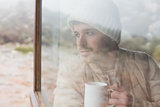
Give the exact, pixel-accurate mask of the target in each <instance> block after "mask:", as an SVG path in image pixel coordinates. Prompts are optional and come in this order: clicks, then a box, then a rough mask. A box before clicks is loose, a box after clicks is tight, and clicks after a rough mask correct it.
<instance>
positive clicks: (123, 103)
mask: <svg viewBox="0 0 160 107" xmlns="http://www.w3.org/2000/svg"><path fill="white" fill-rule="evenodd" d="M108 104H110V105H113V104H114V105H120V106H126V105H127V104H128V101H127V100H125V99H109V102H108Z"/></svg>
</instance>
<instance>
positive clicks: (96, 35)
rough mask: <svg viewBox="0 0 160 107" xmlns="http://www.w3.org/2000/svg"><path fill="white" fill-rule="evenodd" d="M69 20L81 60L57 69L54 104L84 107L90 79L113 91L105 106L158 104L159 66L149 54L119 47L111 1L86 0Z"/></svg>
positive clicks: (118, 30)
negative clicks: (106, 85) (85, 88)
mask: <svg viewBox="0 0 160 107" xmlns="http://www.w3.org/2000/svg"><path fill="white" fill-rule="evenodd" d="M68 23H69V25H70V27H71V29H72V31H73V32H74V34H75V36H76V44H77V49H78V51H79V53H80V56H81V58H80V59H81V60H78V61H74V62H73V63H74V64H71V66H69V67H64V66H63V67H61V68H62V70H61V68H60V71H59V73H58V79H57V88H56V90H55V100H54V107H83V103H84V84H85V83H87V82H90V81H92V82H93V81H96V82H105V83H107V84H109V88H111V89H113V90H114V92H112V93H111V98H110V99H109V102H108V106H109V105H114V107H160V91H159V90H160V69H159V67H158V66H157V64H156V63H155V62H154V60H153V59H152V58H151V56H149V55H147V54H145V53H143V52H133V51H129V50H125V49H121V48H119V46H118V45H119V42H120V36H121V25H120V19H119V14H118V10H117V7H116V6H115V4H114V3H113V2H112V1H111V0H94V1H93V0H86V1H85V2H84V4H83V6H82V8H79V9H77V10H75V13H73V14H72V15H71V17H70V18H69V21H68Z"/></svg>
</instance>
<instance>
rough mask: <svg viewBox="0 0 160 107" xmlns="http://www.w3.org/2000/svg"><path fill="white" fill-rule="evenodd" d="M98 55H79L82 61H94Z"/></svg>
mask: <svg viewBox="0 0 160 107" xmlns="http://www.w3.org/2000/svg"><path fill="white" fill-rule="evenodd" d="M98 57H99V55H92V54H90V55H87V56H83V55H80V58H81V59H82V61H84V62H86V63H94V62H96V61H97V60H98V59H99V58H98Z"/></svg>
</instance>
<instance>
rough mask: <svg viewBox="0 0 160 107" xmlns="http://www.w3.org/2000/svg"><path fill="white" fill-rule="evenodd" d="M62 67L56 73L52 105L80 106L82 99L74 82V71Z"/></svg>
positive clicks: (62, 106) (63, 106) (59, 106)
mask: <svg viewBox="0 0 160 107" xmlns="http://www.w3.org/2000/svg"><path fill="white" fill-rule="evenodd" d="M69 70H70V69H67V68H64V67H63V68H62V69H61V70H60V71H59V73H58V79H57V83H56V85H57V86H56V89H55V91H54V107H82V104H83V99H82V96H81V94H80V88H77V87H78V85H79V84H78V83H76V78H77V77H76V76H77V75H78V74H75V73H76V72H71V71H69Z"/></svg>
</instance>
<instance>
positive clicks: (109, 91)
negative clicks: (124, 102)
mask: <svg viewBox="0 0 160 107" xmlns="http://www.w3.org/2000/svg"><path fill="white" fill-rule="evenodd" d="M113 91H114V90H113V89H107V95H108V100H109V98H111V93H112V92H113ZM107 107H115V105H114V104H113V105H110V106H107Z"/></svg>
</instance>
